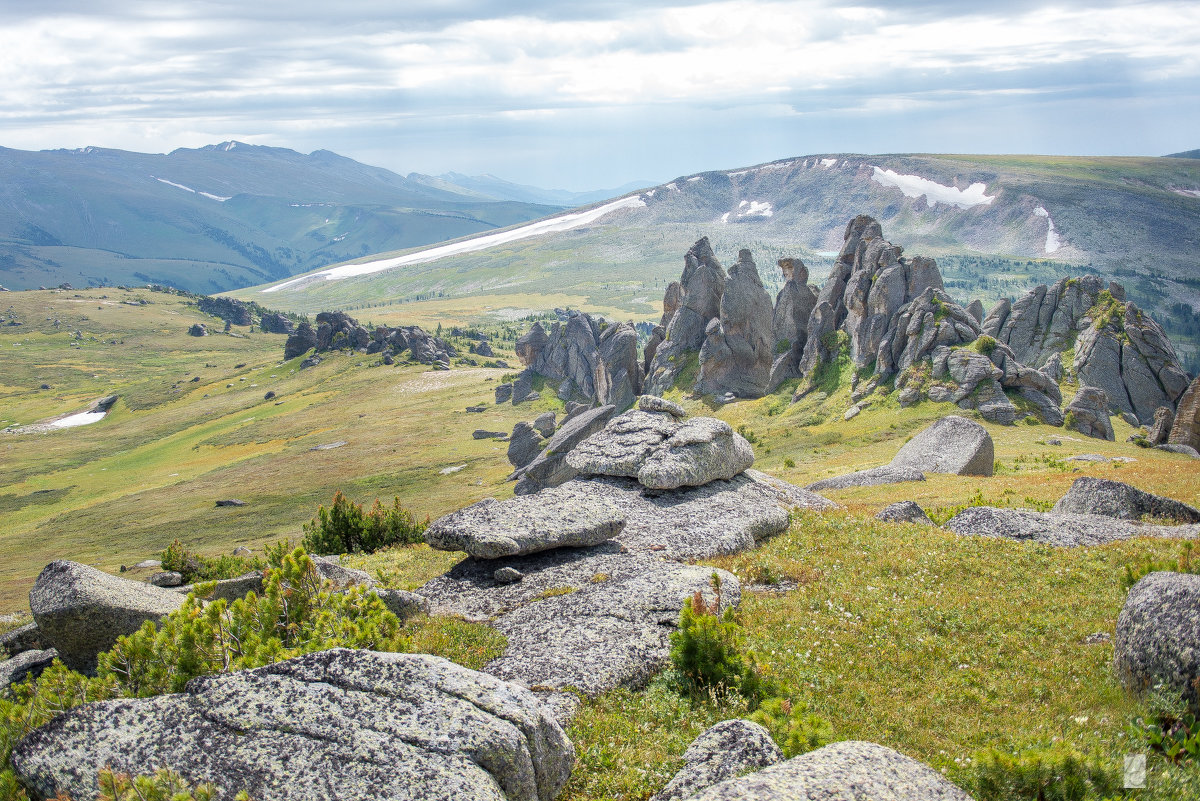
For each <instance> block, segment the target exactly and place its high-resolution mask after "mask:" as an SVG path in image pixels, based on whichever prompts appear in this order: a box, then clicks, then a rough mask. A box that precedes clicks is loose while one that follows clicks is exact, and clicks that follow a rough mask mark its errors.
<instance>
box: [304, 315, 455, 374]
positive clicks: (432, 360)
mask: <svg viewBox="0 0 1200 801" xmlns="http://www.w3.org/2000/svg"><path fill="white" fill-rule="evenodd" d="M312 348H316V350H317V353H325V352H327V351H331V350H355V351H359V352H362V353H383V354H385V356H393V357H395V356H399V355H400V354H402V353H404V352H405V351H409V354H410V357H411V358H412V360H413V361H415V362H419V363H420V364H430V365H436V366H440V367H443V368H448V367H449V366H450V359H451V358H452V357H454V356H457V355H458V353H457V351H455V350H454V348H453V347H452V346H451V345H450V344H449V343H447V342H445V341H444V340H442V339H441V338H439V337H435V336H431V335H430V334H429V333H428V332H426V331H425V330H424V329H422V328H421V327H420V326H417V325H408V326H400V327H398V328H389V327H387V326H379V327H378V328H376V329H375V330H374V331H368V330H367V329H366V328H365V327H364V326H361V325H359V323H358V321H357V320H355V319H354V318H353V317H351V316H350V315H348V314H345V313H344V312H321V313H320V314H318V315H317V327H316V329H315V330H314V329H313V327H312V326H311V325H310V324H309V323H307V322H304V323H300V325H298V326H296V329H295V330H294V331H293V332H292V333H291V334H290V335H289V336H288V338H287V342H286V343H285V344H284V348H283V357H284V358H285V359H294V358H296V357H297V356H300V355H301V354H304V353H307V352H308V351H309V350H310V349H312Z"/></svg>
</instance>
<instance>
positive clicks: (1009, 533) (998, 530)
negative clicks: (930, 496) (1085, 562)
mask: <svg viewBox="0 0 1200 801" xmlns="http://www.w3.org/2000/svg"><path fill="white" fill-rule="evenodd" d="M945 528H948V529H950V530H951V531H953V532H955V533H958V534H970V535H973V536H976V537H999V538H1002V539H1009V540H1018V541H1031V542H1040V543H1043V544H1045V545H1057V546H1060V547H1065V548H1069V547H1074V546H1077V545H1104V544H1107V543H1110V542H1117V541H1119V540H1127V539H1129V538H1131V537H1165V538H1173V539H1195V538H1196V537H1197V535H1198V533H1200V527H1198V526H1195V525H1188V526H1156V525H1149V524H1141V523H1136V522H1133V521H1128V520H1120V519H1116V518H1112V517H1105V516H1104V515H1091V514H1058V513H1054V512H1030V511H1026V510H1024V509H996V508H994V507H991V506H972V507H970V508H968V509H964V510H963V511H961V512H959V513H958V514H957V515H955V516H954V517H952V518H950V520H948V521H946V524H945Z"/></svg>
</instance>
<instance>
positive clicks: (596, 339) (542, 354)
mask: <svg viewBox="0 0 1200 801" xmlns="http://www.w3.org/2000/svg"><path fill="white" fill-rule="evenodd" d="M516 351H517V358H518V359H520V360H521V364H523V365H524V366H525V370H526V374H525V376H523V378H524V380H526V381H531V380H532V374H537V375H540V376H543V377H545V378H547V379H549V380H550V381H551V382H554V383H555V384H556V385H557V387H558V390H557V391H558V397H559V398H561V399H562V400H584V401H588V402H593V401H594V402H596V403H599V404H601V405H612V406H615V407H617V408H618V409H627V408H629V406H630V405H632V403H633V401H634V399H635V398H637V396H638V394H640V393H641V391H642V365H641V362H640V361H639V360H638V353H637V330H636V329H635V328H634V327H633V325H632V323H610V322H608V321H607V320H605V319H604V318H603V317H593V316H592V315H590V314H586V313H584V312H576V311H572V312H569V317H568V319H567V321H566V323H565V324H564V323H563V322H561V321H557V322H555V323H554V324H553V325H552V326H551V327H550V331H549V332H547V331H546V329H545V328H544V327H543V326H542V324H541V323H540V322H537V323H534V324H533V327H531V328H530V329H529V331H528V332H527V333H526V334H525V335H524V336H522V337H521V338H520V339H518V340H517V345H516ZM521 380H522V379H518V382H517V383H518V384H519V383H520V382H521ZM513 389H514V391H513V393H512V395H511V396H510V397H511V399H512V402H513V403H520V402H521V401H523V400H525V399H526V397H527V396H528V392H525V393H523V394H522V393H519V392H517V391H516V385H514V387H513ZM497 402H500V396H499V394H498V395H497Z"/></svg>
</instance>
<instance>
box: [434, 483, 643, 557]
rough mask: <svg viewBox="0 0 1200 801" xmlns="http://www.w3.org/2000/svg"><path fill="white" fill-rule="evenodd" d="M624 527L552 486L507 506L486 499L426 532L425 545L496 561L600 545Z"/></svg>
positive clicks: (612, 515) (610, 513)
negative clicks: (562, 549)
mask: <svg viewBox="0 0 1200 801" xmlns="http://www.w3.org/2000/svg"><path fill="white" fill-rule="evenodd" d="M624 525H625V518H624V516H623V515H621V514H620V513H619V512H617V511H615V510H613V509H612V508H610V507H608V506H607V505H606V504H604V503H602V502H597V501H595V500H590V499H589V498H588V497H586V496H581V495H580V494H578V493H573V492H571V491H570V490H564V489H562V488H559V487H554V488H550V489H547V490H543V491H542V492H539V493H537V495H536V496H518V497H515V498H512V499H510V500H507V501H497V500H495V499H493V498H488V499H485V500H482V501H480V502H479V503H476V504H473V505H471V506H468V507H466V508H464V509H459V510H458V511H457V512H451V513H450V514H448V515H446V516H445V517H443V518H440V519H438V520H436V521H435V522H434V523H433V524H432V525H431V526H430V527H429V528H428V529H426V531H425V541H426V542H427V543H429V545H430V546H431V547H433V548H437V549H438V550H442V551H466V552H467V553H468V554H470V555H471V556H475V557H478V558H480V559H496V558H498V557H501V556H520V555H524V554H530V553H536V552H538V551H545V550H550V549H552V548H562V547H582V546H587V545H597V544H599V543H601V542H604V541H605V540H609V539H612V538H613V537H614V536H616V535H617V534H618V533H620V531H621V529H622V528H623V527H624Z"/></svg>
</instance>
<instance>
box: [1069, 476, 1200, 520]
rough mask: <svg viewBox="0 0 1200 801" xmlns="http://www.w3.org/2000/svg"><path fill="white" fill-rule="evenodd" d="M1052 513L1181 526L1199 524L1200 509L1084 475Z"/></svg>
mask: <svg viewBox="0 0 1200 801" xmlns="http://www.w3.org/2000/svg"><path fill="white" fill-rule="evenodd" d="M1050 511H1052V512H1059V513H1066V514H1093V515H1106V516H1108V517H1117V518H1120V519H1122V520H1140V519H1141V518H1142V517H1144V516H1149V517H1159V518H1171V519H1174V520H1176V521H1178V522H1179V523H1200V509H1196V508H1195V507H1193V506H1189V505H1187V504H1186V503H1182V502H1180V501H1177V500H1174V499H1173V498H1164V497H1163V496H1161V495H1153V494H1151V493H1149V492H1144V491H1142V490H1140V489H1138V488H1137V487H1133V486H1130V485H1129V484H1124V483H1122V482H1120V481H1111V480H1109V479H1105V478H1093V477H1091V476H1083V477H1082V478H1077V479H1075V483H1074V484H1072V485H1071V489H1070V490H1068V491H1067V494H1066V495H1064V496H1062V497H1061V498H1059V499H1058V503H1056V504H1054V508H1053V509H1051V510H1050Z"/></svg>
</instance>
